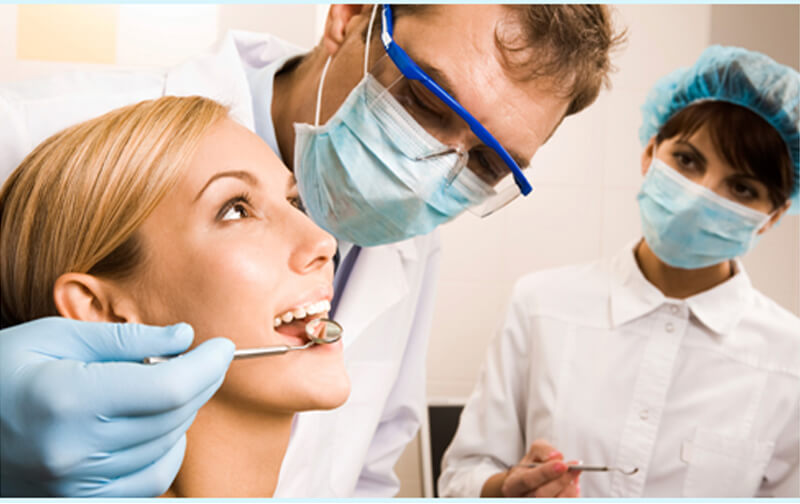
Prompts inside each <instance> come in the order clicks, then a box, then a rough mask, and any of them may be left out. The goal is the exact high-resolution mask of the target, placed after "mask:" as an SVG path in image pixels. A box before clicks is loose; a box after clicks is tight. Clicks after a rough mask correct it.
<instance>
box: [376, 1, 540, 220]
mask: <svg viewBox="0 0 800 504" xmlns="http://www.w3.org/2000/svg"><path fill="white" fill-rule="evenodd" d="M381 20H382V23H381V34H380V38H381V43H382V44H383V47H384V49H385V50H386V54H387V55H388V57H389V59H390V60H391V63H393V65H391V66H392V67H393V68H391V69H388V68H386V67H387V66H388V65H386V63H381V62H379V64H378V65H375V67H376V68H378V69H379V70H378V71H375V69H373V70H371V72H372V73H373V74H374V75H376V76H377V77H378V78H379V80H380V81H384V82H385V83H386V85H387V88H389V89H390V91H391V92H392V94H393V95H394V96H395V98H397V99H398V101H399V102H400V103H401V104H402V105H403V106H404V107H405V108H406V110H407V111H408V112H409V113H410V114H411V115H412V116H413V117H414V119H415V120H417V122H419V124H420V125H421V126H423V127H424V128H425V129H426V130H427V131H428V132H430V133H431V134H432V135H433V136H435V137H438V138H440V139H441V140H442V141H443V143H448V142H447V141H446V140H444V139H443V138H442V136H441V135H437V132H436V131H437V128H439V129H443V126H442V125H439V124H437V122H439V123H441V122H442V120H441V116H442V114H437V113H431V111H430V110H427V109H428V108H429V107H424V106H423V105H422V103H424V102H425V101H426V98H425V96H422V95H428V96H429V97H430V98H428V102H431V101H436V102H437V104H438V103H441V104H444V106H445V107H446V108H447V109H448V110H449V111H452V112H455V114H456V115H457V117H458V118H459V120H460V121H463V123H464V124H465V127H468V128H469V130H471V131H472V133H473V134H474V135H475V136H476V137H477V138H478V139H479V140H480V141H481V142H482V143H483V145H481V146H479V147H476V148H473V149H470V151H469V152H468V153H467V152H462V151H461V150H460V149H459V148H457V147H453V148H449V149H448V150H447V151H445V152H444V153H443V154H448V153H453V152H455V153H458V154H459V156H458V159H460V160H461V162H459V163H458V164H457V166H455V167H454V169H453V171H452V174H451V176H450V177H449V178H450V181H452V180H453V179H455V178H456V177H458V176H459V174H460V172H462V170H469V171H470V172H472V174H473V175H475V176H477V178H478V179H480V180H482V181H483V182H485V183H487V184H489V185H490V186H492V187H493V189H494V194H493V196H492V197H490V198H488V199H487V200H485V201H483V202H482V203H481V204H479V205H476V206H474V207H470V211H471V212H472V213H474V214H476V215H479V216H481V217H485V216H487V215H490V214H492V213H494V212H495V211H497V210H499V209H500V208H502V207H504V206H506V205H508V204H509V203H510V202H511V201H513V200H514V199H516V198H517V197H518V196H519V195H520V194H522V195H525V196H527V195H528V194H530V193H531V192H532V191H533V187H532V186H531V184H530V182H528V179H527V178H526V177H525V174H524V173H523V170H522V168H520V166H519V165H518V164H517V162H516V161H514V158H513V157H511V155H510V154H509V153H508V152H507V151H506V150H505V149H504V148H503V146H502V145H501V144H500V142H498V141H497V139H495V137H494V136H493V135H492V134H491V133H489V131H488V130H486V128H485V127H484V126H483V125H482V124H481V123H480V122H479V121H478V120H477V119H476V118H475V117H474V116H473V115H472V114H470V113H469V111H467V110H466V109H465V108H464V107H463V106H462V105H461V104H460V103H458V101H456V100H455V98H453V97H452V96H451V95H450V94H449V93H448V92H447V91H445V90H444V89H443V88H442V87H441V86H440V85H439V84H437V82H436V81H435V80H433V79H432V78H431V77H430V76H429V75H428V74H427V73H426V72H425V71H424V70H423V69H422V68H420V67H419V65H417V63H416V62H414V60H412V59H411V57H410V56H409V55H408V54H407V53H406V52H405V50H403V48H402V47H400V46H399V45H398V44H397V43H396V42H395V41H394V39H393V38H392V35H393V29H394V21H393V17H392V8H391V6H390V5H384V6H383V9H382V12H381ZM381 67H384V68H382V69H381ZM388 70H392V71H395V72H396V71H399V74H398V75H399V76H400V77H403V78H405V79H407V82H405V83H400V84H398V82H397V80H395V81H394V82H388V81H389V80H391V77H381V74H387V73H391V72H389V71H388ZM405 79H404V80H405ZM420 84H421V85H422V87H424V91H420V90H419V89H418V90H416V91H415V90H414V86H417V87H418V88H419V87H420V86H419V85H420ZM434 108H435V107H434ZM448 127H450V128H452V125H448ZM509 174H510V175H511V177H508V175H509Z"/></svg>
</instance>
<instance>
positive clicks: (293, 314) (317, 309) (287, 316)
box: [275, 299, 331, 327]
mask: <svg viewBox="0 0 800 504" xmlns="http://www.w3.org/2000/svg"><path fill="white" fill-rule="evenodd" d="M330 309H331V303H330V302H329V301H328V300H327V299H323V300H322V301H317V302H316V303H310V304H307V305H305V306H300V307H298V308H292V309H291V310H289V311H287V312H285V313H282V314H280V315H278V316H277V317H275V327H278V326H279V325H281V324H288V323H290V322H291V321H293V320H299V319H304V318H306V317H307V316H309V315H316V314H318V313H323V312H326V311H330Z"/></svg>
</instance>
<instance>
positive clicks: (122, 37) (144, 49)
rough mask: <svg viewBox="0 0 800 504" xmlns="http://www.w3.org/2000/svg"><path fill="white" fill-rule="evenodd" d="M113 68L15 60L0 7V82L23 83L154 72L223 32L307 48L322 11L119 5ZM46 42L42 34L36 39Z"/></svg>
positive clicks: (310, 7) (13, 19)
mask: <svg viewBox="0 0 800 504" xmlns="http://www.w3.org/2000/svg"><path fill="white" fill-rule="evenodd" d="M116 9H117V11H118V15H117V28H116V58H115V60H114V61H113V62H111V63H113V65H98V64H87V63H83V62H81V59H80V55H78V56H77V57H76V60H75V61H74V62H53V61H32V60H20V59H18V58H17V11H18V7H17V6H16V5H10V4H3V5H0V82H4V81H5V82H8V81H15V80H22V79H28V78H32V77H37V76H40V75H45V74H50V73H54V72H60V71H65V70H70V69H73V68H76V67H81V68H87V67H93V68H106V67H112V66H114V67H126V68H129V67H160V66H169V65H174V64H176V63H179V62H181V61H183V60H185V59H187V58H189V57H191V56H192V55H194V54H197V53H198V52H199V51H202V50H205V49H208V48H209V47H211V46H213V45H214V44H215V43H216V41H217V40H218V39H219V37H221V36H222V35H224V34H225V32H226V31H228V30H229V29H239V30H249V31H256V32H266V33H272V34H275V35H277V36H279V37H281V38H283V39H285V40H288V41H290V42H292V43H294V44H296V45H298V46H300V47H307V48H311V47H313V46H314V45H315V44H316V42H317V41H318V40H319V36H320V34H321V33H322V26H323V24H324V19H325V15H326V14H327V6H325V5H316V4H289V5H281V4H269V5H258V4H244V5H234V4H225V5H213V4H130V3H129V4H124V5H117V6H116ZM42 36H43V37H46V36H47V34H42Z"/></svg>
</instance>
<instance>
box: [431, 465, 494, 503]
mask: <svg viewBox="0 0 800 504" xmlns="http://www.w3.org/2000/svg"><path fill="white" fill-rule="evenodd" d="M505 470H506V467H502V466H499V465H497V464H494V463H492V462H489V461H484V462H481V463H480V464H477V465H475V466H472V467H468V468H467V467H464V468H462V469H458V470H457V471H456V472H457V474H454V475H452V477H450V478H448V481H446V482H444V481H442V483H444V485H443V487H444V488H439V493H440V495H441V496H442V497H480V496H481V489H482V488H483V484H484V483H486V480H488V479H489V478H490V477H492V476H494V475H495V474H497V473H500V472H503V471H505Z"/></svg>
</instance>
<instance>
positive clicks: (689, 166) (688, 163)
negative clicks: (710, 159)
mask: <svg viewBox="0 0 800 504" xmlns="http://www.w3.org/2000/svg"><path fill="white" fill-rule="evenodd" d="M673 157H674V158H675V161H677V162H678V166H680V167H681V168H683V169H685V170H697V169H698V167H697V163H695V162H694V158H692V156H688V155H686V154H683V153H681V152H676V153H675V154H673Z"/></svg>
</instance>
